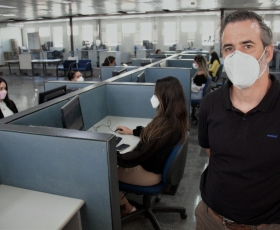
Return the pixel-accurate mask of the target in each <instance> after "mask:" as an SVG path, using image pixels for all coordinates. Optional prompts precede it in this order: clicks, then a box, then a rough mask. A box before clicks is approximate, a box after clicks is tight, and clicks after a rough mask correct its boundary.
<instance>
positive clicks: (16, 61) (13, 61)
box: [5, 60, 19, 63]
mask: <svg viewBox="0 0 280 230" xmlns="http://www.w3.org/2000/svg"><path fill="white" fill-rule="evenodd" d="M5 62H6V63H19V60H10V61H5Z"/></svg>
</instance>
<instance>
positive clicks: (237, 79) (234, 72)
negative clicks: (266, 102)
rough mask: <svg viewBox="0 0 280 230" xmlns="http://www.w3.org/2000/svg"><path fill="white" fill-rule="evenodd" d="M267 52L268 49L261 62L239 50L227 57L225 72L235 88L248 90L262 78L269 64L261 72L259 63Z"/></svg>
mask: <svg viewBox="0 0 280 230" xmlns="http://www.w3.org/2000/svg"><path fill="white" fill-rule="evenodd" d="M265 51H266V48H265V49H264V51H263V53H262V55H261V57H260V59H259V60H257V59H256V58H254V57H253V56H251V55H249V54H245V53H242V52H240V51H238V50H237V51H235V52H234V53H232V54H229V55H228V56H226V58H225V61H224V65H225V70H226V73H227V75H228V78H229V80H230V81H231V82H232V84H233V85H234V86H236V87H237V88H238V89H245V88H248V87H250V86H252V85H253V84H254V83H255V81H256V80H257V79H258V78H259V77H260V76H262V74H263V73H264V71H265V70H266V67H267V64H266V65H265V67H264V68H263V69H262V70H261V66H260V64H259V61H260V60H261V59H262V58H263V56H264V53H265Z"/></svg>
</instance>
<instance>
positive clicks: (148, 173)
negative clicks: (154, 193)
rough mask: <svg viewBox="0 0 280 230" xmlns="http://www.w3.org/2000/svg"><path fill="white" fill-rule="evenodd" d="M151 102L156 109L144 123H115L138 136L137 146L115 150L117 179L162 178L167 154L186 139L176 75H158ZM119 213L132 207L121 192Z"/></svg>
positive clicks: (148, 182) (183, 102)
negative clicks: (121, 124) (132, 127)
mask: <svg viewBox="0 0 280 230" xmlns="http://www.w3.org/2000/svg"><path fill="white" fill-rule="evenodd" d="M151 104H152V107H153V108H154V109H156V110H157V112H156V116H155V118H154V119H153V120H152V121H151V122H150V123H149V124H148V125H147V127H145V128H144V127H142V126H137V127H136V129H134V130H131V129H129V128H127V127H125V126H118V127H117V130H119V133H120V134H127V135H134V136H139V137H140V142H139V144H138V145H137V147H136V148H135V149H134V150H133V151H131V152H128V153H125V154H120V153H119V152H117V159H118V165H119V168H118V177H119V181H121V182H124V183H128V184H134V185H140V186H150V185H155V184H158V183H159V182H160V181H161V173H162V170H163V167H164V164H165V161H166V160H167V158H168V156H169V154H170V153H171V151H172V149H173V148H174V146H176V145H177V144H178V143H179V142H180V141H185V140H186V138H187V136H186V133H187V130H188V118H187V107H186V100H185V96H184V91H183V88H182V85H181V83H180V82H179V80H178V79H177V78H175V77H164V78H161V79H158V80H157V82H156V85H155V91H154V95H153V96H152V98H151ZM120 204H121V215H122V216H125V215H127V214H129V213H130V212H133V211H134V210H135V208H134V207H133V206H132V205H131V204H130V203H129V202H128V200H127V199H126V198H125V197H124V195H123V194H122V192H120Z"/></svg>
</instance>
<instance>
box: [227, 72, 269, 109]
mask: <svg viewBox="0 0 280 230" xmlns="http://www.w3.org/2000/svg"><path fill="white" fill-rule="evenodd" d="M271 84H272V81H271V79H270V78H269V76H268V71H265V73H264V74H263V76H261V77H260V78H259V79H258V80H257V81H256V82H255V83H254V84H253V85H252V86H251V87H249V88H246V89H241V90H240V89H238V88H236V87H235V86H232V87H231V88H230V100H231V102H232V105H233V106H234V107H235V108H236V109H239V110H240V111H242V112H243V113H244V114H246V113H247V112H249V111H250V110H251V109H253V108H255V107H256V106H257V105H258V104H259V103H260V102H261V100H262V99H263V98H264V96H265V95H266V93H267V91H268V90H269V88H270V86H271Z"/></svg>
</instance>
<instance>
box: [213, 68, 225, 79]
mask: <svg viewBox="0 0 280 230" xmlns="http://www.w3.org/2000/svg"><path fill="white" fill-rule="evenodd" d="M223 68H224V64H220V66H219V69H218V71H217V73H216V77H212V81H213V82H217V81H218V80H219V78H220V76H221V74H222V70H223Z"/></svg>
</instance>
